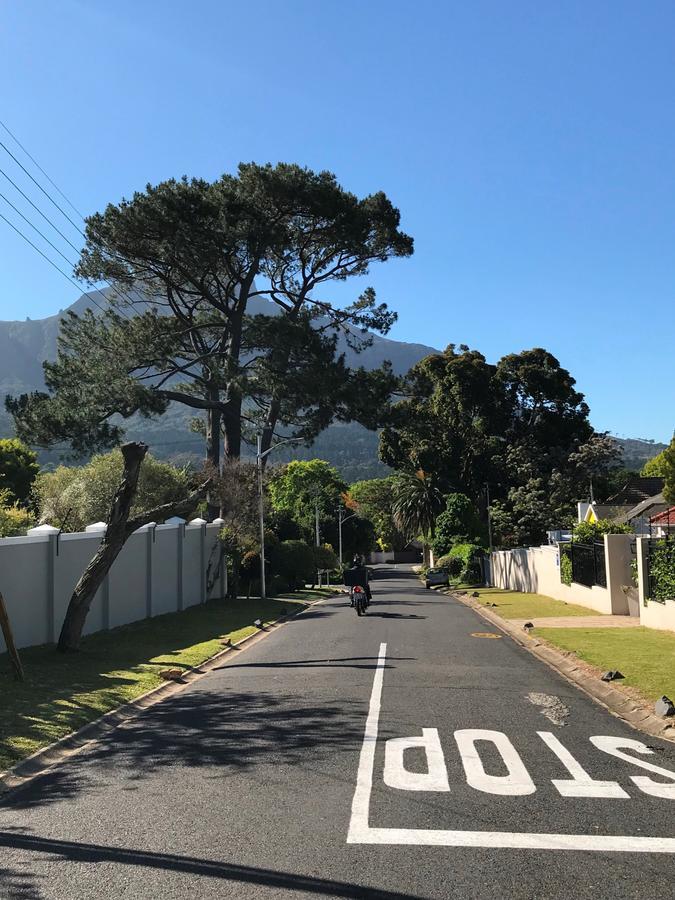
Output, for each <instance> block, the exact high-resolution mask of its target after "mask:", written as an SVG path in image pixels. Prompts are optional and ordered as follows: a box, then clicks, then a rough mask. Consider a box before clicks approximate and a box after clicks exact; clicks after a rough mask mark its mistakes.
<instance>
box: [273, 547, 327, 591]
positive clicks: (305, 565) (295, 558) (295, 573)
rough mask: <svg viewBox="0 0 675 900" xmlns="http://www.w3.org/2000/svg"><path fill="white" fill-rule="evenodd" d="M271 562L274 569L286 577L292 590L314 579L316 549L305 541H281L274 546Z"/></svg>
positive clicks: (276, 572)
mask: <svg viewBox="0 0 675 900" xmlns="http://www.w3.org/2000/svg"><path fill="white" fill-rule="evenodd" d="M270 563H271V567H272V571H273V572H274V573H275V574H277V575H281V576H282V577H283V578H285V579H286V580H287V581H288V584H289V587H290V589H291V590H292V591H296V590H298V589H300V588H303V587H304V586H305V584H306V583H307V582H310V583H311V582H313V581H314V578H315V575H316V565H315V558H314V550H313V548H312V547H310V546H309V545H308V544H306V543H305V542H304V541H281V542H280V543H279V544H277V545H275V546H274V547H273V548H272V552H271V556H270Z"/></svg>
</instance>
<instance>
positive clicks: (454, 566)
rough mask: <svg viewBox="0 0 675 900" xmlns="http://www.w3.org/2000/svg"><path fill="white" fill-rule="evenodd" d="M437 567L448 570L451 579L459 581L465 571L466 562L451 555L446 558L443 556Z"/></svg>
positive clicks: (437, 562)
mask: <svg viewBox="0 0 675 900" xmlns="http://www.w3.org/2000/svg"><path fill="white" fill-rule="evenodd" d="M436 565H437V566H442V567H443V568H444V569H447V570H448V573H449V575H450V578H455V579H457V578H459V577H460V576H461V574H462V572H463V571H464V560H463V559H460V557H459V556H451V555H450V554H449V553H447V554H446V555H445V556H441V558H440V559H438V560H437V561H436Z"/></svg>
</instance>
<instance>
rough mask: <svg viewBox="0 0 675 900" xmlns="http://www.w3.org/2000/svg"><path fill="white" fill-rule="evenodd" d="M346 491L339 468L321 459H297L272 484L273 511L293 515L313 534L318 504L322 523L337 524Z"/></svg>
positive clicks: (279, 470) (309, 533) (273, 476)
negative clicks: (333, 522)
mask: <svg viewBox="0 0 675 900" xmlns="http://www.w3.org/2000/svg"><path fill="white" fill-rule="evenodd" d="M346 490H347V485H346V484H345V483H344V481H343V480H342V478H341V477H340V475H339V473H338V471H337V469H334V468H333V467H332V466H330V465H329V464H328V463H327V462H324V460H322V459H312V460H309V461H307V462H305V461H300V460H294V461H293V462H290V463H288V465H286V466H283V467H281V468H280V469H278V470H276V471H275V472H274V473H273V474H272V477H271V480H270V485H269V493H270V500H271V503H272V508H273V509H274V510H275V511H276V512H278V513H285V514H287V515H288V516H290V517H291V518H292V519H293V521H294V522H296V523H297V524H298V525H299V526H300V528H301V529H303V531H304V532H305V534H306V535H307V536H310V535H311V534H313V533H314V525H315V507H316V505H317V504H318V508H319V521H320V522H325V521H334V520H335V519H336V517H337V509H338V506H339V504H340V503H341V502H342V496H343V494H344V493H345V491H346Z"/></svg>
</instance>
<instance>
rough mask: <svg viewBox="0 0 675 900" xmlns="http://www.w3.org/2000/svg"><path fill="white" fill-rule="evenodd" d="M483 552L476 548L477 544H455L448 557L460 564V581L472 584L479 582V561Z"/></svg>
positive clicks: (480, 548)
mask: <svg viewBox="0 0 675 900" xmlns="http://www.w3.org/2000/svg"><path fill="white" fill-rule="evenodd" d="M484 552H485V551H484V550H483V548H482V547H480V546H478V544H470V543H465V544H455V546H454V547H453V548H452V550H451V551H450V553H449V554H448V557H449V558H450V559H457V560H459V561H460V562H461V564H462V568H461V570H460V572H459V578H460V579H461V580H462V581H466V582H469V583H473V582H478V581H480V580H481V578H482V572H481V565H480V561H481V557H482V556H483V554H484Z"/></svg>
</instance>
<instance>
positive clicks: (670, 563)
mask: <svg viewBox="0 0 675 900" xmlns="http://www.w3.org/2000/svg"><path fill="white" fill-rule="evenodd" d="M649 575H650V580H651V582H652V587H651V595H650V597H649V599H650V600H659V601H665V600H675V544H674V543H673V542H672V541H666V540H663V541H658V542H657V543H656V545H655V546H653V547H652V548H651V550H650V554H649Z"/></svg>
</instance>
